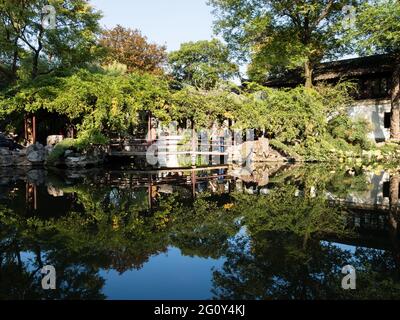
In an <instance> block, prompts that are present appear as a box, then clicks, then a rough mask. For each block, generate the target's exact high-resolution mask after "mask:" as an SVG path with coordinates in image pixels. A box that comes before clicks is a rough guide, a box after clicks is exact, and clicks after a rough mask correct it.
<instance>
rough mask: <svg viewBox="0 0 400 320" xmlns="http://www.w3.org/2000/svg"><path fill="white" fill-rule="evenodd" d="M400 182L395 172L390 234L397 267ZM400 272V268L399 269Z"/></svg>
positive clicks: (392, 182) (392, 184)
mask: <svg viewBox="0 0 400 320" xmlns="http://www.w3.org/2000/svg"><path fill="white" fill-rule="evenodd" d="M399 183H400V176H399V175H398V174H394V175H392V176H391V177H390V212H389V221H388V222H389V226H388V227H389V236H390V240H391V242H392V250H393V258H394V261H395V264H396V268H397V269H398V270H399V268H400V246H399V240H398V232H399V228H398V223H399V214H398V206H399ZM399 272H400V270H399Z"/></svg>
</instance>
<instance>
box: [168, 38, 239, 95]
mask: <svg viewBox="0 0 400 320" xmlns="http://www.w3.org/2000/svg"><path fill="white" fill-rule="evenodd" d="M169 63H170V67H171V69H172V70H171V74H172V76H173V77H174V78H175V79H176V80H177V81H179V82H181V83H184V84H189V85H192V86H194V87H197V88H202V89H212V88H215V87H216V86H217V85H218V84H219V83H220V82H221V81H222V80H229V79H231V78H232V77H234V76H235V75H237V73H238V67H237V66H236V65H235V64H233V63H232V62H231V61H230V60H229V51H228V48H226V46H225V45H224V44H223V43H222V42H220V41H219V40H217V39H214V40H211V41H198V42H188V43H184V44H182V45H181V48H180V49H179V50H178V51H175V52H172V53H170V55H169Z"/></svg>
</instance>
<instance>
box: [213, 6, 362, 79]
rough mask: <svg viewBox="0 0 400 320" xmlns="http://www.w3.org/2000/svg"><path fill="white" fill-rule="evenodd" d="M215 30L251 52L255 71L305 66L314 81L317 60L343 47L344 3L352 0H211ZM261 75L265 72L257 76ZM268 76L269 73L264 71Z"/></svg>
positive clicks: (234, 46)
mask: <svg viewBox="0 0 400 320" xmlns="http://www.w3.org/2000/svg"><path fill="white" fill-rule="evenodd" d="M209 2H210V4H211V5H212V6H213V7H214V14H215V16H216V17H217V21H216V23H215V30H216V32H218V33H222V35H223V37H224V39H225V40H226V42H227V43H228V45H229V47H230V48H231V49H232V50H233V51H234V52H236V53H237V55H238V56H239V57H241V58H244V57H246V56H247V57H248V56H249V55H250V57H251V61H252V63H251V66H250V74H253V75H254V74H257V73H262V74H264V76H265V75H267V74H268V73H271V72H272V73H275V74H277V73H280V72H282V71H283V70H287V69H293V68H296V67H299V66H305V67H304V71H305V77H306V79H307V82H306V85H307V86H310V85H311V80H312V70H313V66H314V65H315V64H316V63H318V62H320V61H321V60H322V59H323V58H329V57H331V56H333V55H335V54H337V53H338V51H339V49H340V46H338V43H337V41H336V40H337V39H338V32H337V29H336V28H335V26H336V25H337V24H338V23H341V21H342V19H343V17H344V13H343V12H342V10H343V8H344V6H345V5H350V4H357V3H358V1H352V0H341V1H333V0H313V1H297V2H296V3H293V1H282V0H266V1H262V2H261V3H260V2H259V1H252V0H210V1H209ZM258 78H259V79H260V76H258ZM264 78H265V77H264Z"/></svg>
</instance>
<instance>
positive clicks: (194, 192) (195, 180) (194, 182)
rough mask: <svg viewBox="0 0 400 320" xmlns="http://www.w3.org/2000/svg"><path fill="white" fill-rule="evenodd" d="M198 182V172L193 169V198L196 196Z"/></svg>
mask: <svg viewBox="0 0 400 320" xmlns="http://www.w3.org/2000/svg"><path fill="white" fill-rule="evenodd" d="M196 182H197V176H196V172H195V171H194V170H192V193H193V199H195V198H196Z"/></svg>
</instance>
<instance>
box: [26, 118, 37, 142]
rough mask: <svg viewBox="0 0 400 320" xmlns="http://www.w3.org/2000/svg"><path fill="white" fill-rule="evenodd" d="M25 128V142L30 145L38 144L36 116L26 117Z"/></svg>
mask: <svg viewBox="0 0 400 320" xmlns="http://www.w3.org/2000/svg"><path fill="white" fill-rule="evenodd" d="M24 127H25V140H26V142H27V143H28V144H35V143H36V137H37V135H36V116H35V115H32V116H30V115H28V116H25V119H24Z"/></svg>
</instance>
